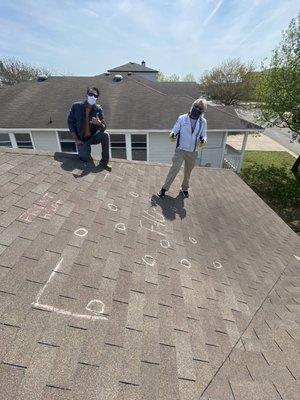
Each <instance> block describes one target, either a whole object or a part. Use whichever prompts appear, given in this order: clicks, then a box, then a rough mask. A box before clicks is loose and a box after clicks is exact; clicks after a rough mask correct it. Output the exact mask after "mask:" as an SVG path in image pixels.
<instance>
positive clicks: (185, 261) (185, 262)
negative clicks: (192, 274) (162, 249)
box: [180, 258, 192, 268]
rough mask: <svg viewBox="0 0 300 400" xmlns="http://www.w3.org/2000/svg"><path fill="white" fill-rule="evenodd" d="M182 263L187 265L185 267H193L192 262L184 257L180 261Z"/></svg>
mask: <svg viewBox="0 0 300 400" xmlns="http://www.w3.org/2000/svg"><path fill="white" fill-rule="evenodd" d="M180 263H181V265H182V266H183V267H185V268H191V266H192V264H191V262H190V261H189V260H187V259H186V258H183V259H182V260H181V261H180Z"/></svg>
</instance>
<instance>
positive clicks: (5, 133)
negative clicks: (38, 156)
mask: <svg viewBox="0 0 300 400" xmlns="http://www.w3.org/2000/svg"><path fill="white" fill-rule="evenodd" d="M0 133H1V134H2V135H8V138H9V140H10V144H11V147H7V148H8V149H11V148H13V143H12V140H11V134H10V133H9V132H0ZM0 147H6V146H0Z"/></svg>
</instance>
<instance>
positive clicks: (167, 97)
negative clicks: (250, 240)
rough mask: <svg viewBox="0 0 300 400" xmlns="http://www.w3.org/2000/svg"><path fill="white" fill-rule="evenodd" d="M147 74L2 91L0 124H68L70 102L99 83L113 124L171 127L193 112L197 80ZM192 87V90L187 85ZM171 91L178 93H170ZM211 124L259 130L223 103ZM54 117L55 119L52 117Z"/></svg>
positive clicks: (51, 81)
mask: <svg viewBox="0 0 300 400" xmlns="http://www.w3.org/2000/svg"><path fill="white" fill-rule="evenodd" d="M149 82H150V81H148V80H147V79H136V78H135V77H129V76H124V79H123V81H122V82H113V80H112V77H111V76H105V75H100V76H97V77H50V78H48V79H47V80H46V81H44V82H36V81H29V82H24V83H20V84H18V85H15V86H12V87H9V88H6V89H1V90H0V104H1V107H0V128H48V129H49V128H53V129H62V128H67V123H66V119H67V113H68V111H69V109H70V106H71V104H72V103H73V102H74V101H78V100H80V99H82V98H83V97H84V94H85V92H86V88H87V86H89V85H90V86H97V87H99V88H100V103H101V105H102V106H103V109H104V114H105V118H106V120H107V122H108V129H146V130H151V129H168V130H169V129H171V127H172V126H173V125H174V123H175V121H176V119H177V117H178V115H180V114H183V113H186V112H188V110H189V109H190V106H191V103H192V99H193V98H195V97H197V95H196V96H195V97H192V96H191V94H192V92H195V94H196V90H195V85H186V84H185V83H183V85H182V91H181V95H179V93H180V87H179V85H174V84H171V85H165V84H164V83H162V84H159V83H157V84H155V85H153V84H152V83H149ZM187 87H190V89H191V90H190V91H188V90H187V89H186V88H187ZM170 91H172V92H173V93H175V94H169V93H168V92H170ZM206 118H207V120H208V129H220V130H222V129H223V130H224V129H241V130H242V129H260V127H259V126H258V125H255V124H253V123H251V122H248V121H244V120H242V119H241V118H239V117H238V116H237V115H234V114H232V113H228V112H227V110H226V108H224V112H223V111H222V107H218V108H215V107H211V106H209V107H208V110H207V113H206ZM50 119H51V121H52V123H50V122H49V121H50Z"/></svg>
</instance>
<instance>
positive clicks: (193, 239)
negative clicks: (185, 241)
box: [189, 236, 198, 244]
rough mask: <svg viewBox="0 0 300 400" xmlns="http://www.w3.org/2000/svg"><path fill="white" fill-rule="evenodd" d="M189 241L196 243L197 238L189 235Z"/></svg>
mask: <svg viewBox="0 0 300 400" xmlns="http://www.w3.org/2000/svg"><path fill="white" fill-rule="evenodd" d="M189 241H190V242H191V243H193V244H197V243H198V242H197V240H196V239H195V238H193V237H192V236H189Z"/></svg>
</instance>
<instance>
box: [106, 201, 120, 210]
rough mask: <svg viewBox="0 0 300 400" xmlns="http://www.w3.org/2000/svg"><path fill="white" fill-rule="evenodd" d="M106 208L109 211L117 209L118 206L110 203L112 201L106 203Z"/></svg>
mask: <svg viewBox="0 0 300 400" xmlns="http://www.w3.org/2000/svg"><path fill="white" fill-rule="evenodd" d="M108 208H109V209H110V210H111V211H118V207H117V206H116V205H115V204H112V203H110V204H108Z"/></svg>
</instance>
